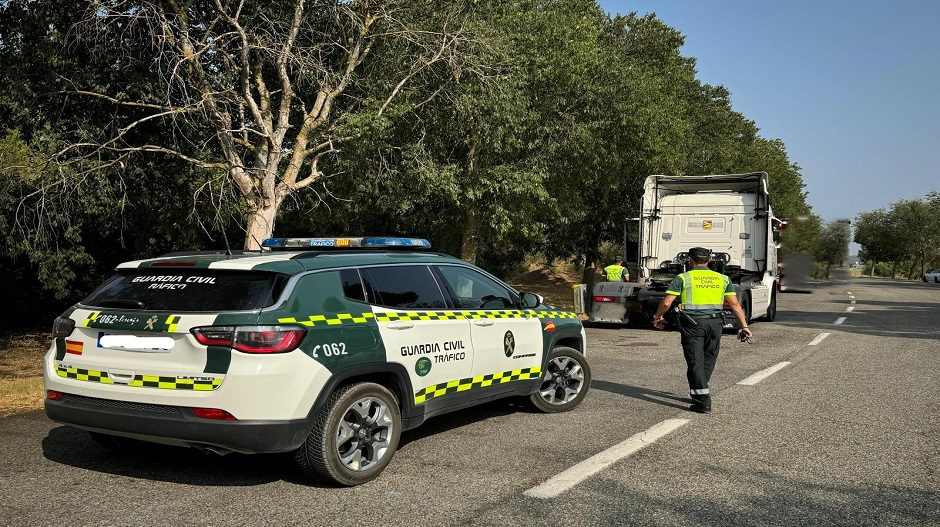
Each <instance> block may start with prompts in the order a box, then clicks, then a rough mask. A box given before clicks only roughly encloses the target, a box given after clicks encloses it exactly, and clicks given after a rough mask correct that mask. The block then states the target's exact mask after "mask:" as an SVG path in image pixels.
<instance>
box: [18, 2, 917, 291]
mask: <svg viewBox="0 0 940 527" xmlns="http://www.w3.org/2000/svg"><path fill="white" fill-rule="evenodd" d="M237 6H240V10H238V11H235V10H234V9H235V8H236V7H237ZM682 44H683V36H682V34H681V32H680V31H678V30H677V29H675V28H672V27H669V26H668V25H666V24H665V23H663V22H662V21H661V20H659V19H657V18H656V17H655V16H653V15H646V16H639V15H637V14H635V13H633V14H628V15H624V16H616V17H610V16H609V15H607V14H606V13H605V12H604V11H603V10H602V9H601V7H600V6H599V5H598V4H597V2H596V1H595V0H554V1H552V2H542V1H537V0H520V1H517V2H511V3H507V2H502V1H500V0H461V1H458V2H450V3H444V4H441V3H437V2H428V1H418V2H412V1H410V0H409V1H404V0H380V1H369V2H365V1H351V2H340V1H336V0H314V1H310V0H307V1H305V2H298V1H297V0H274V1H273V2H272V1H267V2H258V1H257V0H245V1H244V2H236V3H225V2H222V3H218V2H215V1H212V0H192V1H187V2H151V1H144V0H10V1H8V2H3V3H0V80H2V82H0V93H2V94H3V97H2V98H0V127H2V129H3V130H9V132H8V133H6V135H5V138H4V139H3V141H2V142H0V156H2V158H0V172H2V176H3V178H4V180H3V186H2V188H0V207H2V210H0V227H3V228H5V229H6V232H10V233H11V235H10V237H9V240H8V242H7V244H6V245H5V246H4V249H5V252H4V256H3V258H2V259H0V266H6V268H15V269H17V272H19V273H21V274H22V275H23V276H24V277H26V276H28V277H32V281H29V280H23V281H22V283H23V284H27V283H28V284H29V285H28V287H31V288H35V289H39V288H45V291H47V294H48V295H49V297H50V298H53V299H55V298H58V299H61V301H66V300H72V301H74V300H76V299H77V297H80V296H81V295H82V294H84V293H86V292H87V291H88V289H89V288H90V287H92V286H93V285H94V284H95V283H98V282H100V279H101V277H102V276H104V275H105V274H107V273H108V272H110V270H111V269H112V268H113V266H114V264H116V263H117V262H119V261H122V260H127V259H132V258H138V257H147V256H152V255H153V254H155V253H159V252H164V251H171V250H178V249H193V248H201V247H213V248H219V247H222V246H224V245H225V243H226V240H228V241H231V242H232V243H234V244H238V245H246V246H253V245H254V244H255V243H256V242H257V241H258V240H259V239H260V238H263V237H264V236H266V235H268V234H269V233H271V232H272V231H271V229H273V225H274V220H275V217H276V218H277V226H278V227H277V231H276V234H277V235H333V234H335V235H341V234H403V235H415V236H424V237H428V238H430V239H431V240H432V242H433V244H434V246H435V247H436V248H437V249H438V250H442V251H445V252H448V253H452V254H456V255H460V256H461V257H463V258H465V259H467V260H470V261H476V262H477V263H480V264H482V265H484V266H486V267H487V268H489V269H491V270H494V271H496V272H498V273H509V272H510V271H512V270H513V267H514V265H515V264H517V263H518V262H521V261H522V260H523V256H524V255H527V254H533V253H540V254H542V255H544V256H545V257H546V258H549V259H552V258H566V259H568V258H570V259H573V260H575V261H576V262H578V263H580V264H582V265H584V266H585V275H586V279H589V277H590V275H591V273H592V270H593V269H592V267H593V266H594V265H595V264H596V263H597V262H598V261H599V259H600V258H601V248H602V247H611V246H620V247H622V243H623V241H624V230H625V225H627V223H628V218H631V217H635V216H637V212H638V206H639V199H640V195H641V193H642V183H643V181H644V179H645V178H646V177H647V176H648V175H650V174H667V175H680V176H681V175H685V174H688V175H699V174H717V173H743V172H754V171H766V172H767V173H768V174H769V175H770V190H771V195H772V198H771V200H772V204H773V206H774V209H775V212H776V213H777V215H778V216H782V217H786V218H789V219H790V220H791V222H790V227H789V229H788V231H787V234H786V236H788V237H789V241H785V243H784V245H785V247H792V248H793V249H794V250H796V249H799V250H801V251H805V252H809V253H812V252H814V250H815V248H816V246H817V245H816V243H815V241H816V239H817V238H818V237H819V235H820V234H821V233H822V231H823V229H822V227H821V222H820V221H819V218H818V217H816V216H814V215H813V214H812V211H811V210H810V208H809V206H808V205H807V204H806V194H805V192H804V184H803V181H802V176H801V174H800V168H799V167H798V166H797V165H796V164H794V163H792V162H791V161H790V160H789V158H788V155H787V152H786V148H785V146H784V144H783V142H782V141H779V140H775V139H765V138H763V137H761V136H760V130H759V128H758V127H757V125H756V123H754V122H753V121H750V120H748V119H747V118H746V117H745V116H743V115H741V114H740V113H738V112H736V111H734V109H733V108H732V104H731V94H730V93H729V92H728V90H726V89H725V88H724V87H721V86H710V85H706V84H703V83H702V82H700V81H699V80H698V79H696V71H695V60H694V58H691V57H685V56H683V55H682V53H681V47H682ZM57 154H58V155H57ZM50 161H55V163H50ZM795 218H807V219H806V220H802V221H798V220H795ZM786 250H788V249H787V248H785V251H786ZM927 258H929V256H928V255H927V254H924V255H923V256H922V259H927ZM24 264H25V265H24ZM24 287H27V286H24ZM24 296H29V295H24ZM33 296H36V295H33Z"/></svg>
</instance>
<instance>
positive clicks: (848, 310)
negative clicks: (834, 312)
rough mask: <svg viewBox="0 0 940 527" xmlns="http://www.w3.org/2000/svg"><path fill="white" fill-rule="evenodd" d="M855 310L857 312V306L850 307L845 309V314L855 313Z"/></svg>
mask: <svg viewBox="0 0 940 527" xmlns="http://www.w3.org/2000/svg"><path fill="white" fill-rule="evenodd" d="M854 310H855V306H849V307H847V308H845V312H846V313H851V312H852V311H854Z"/></svg>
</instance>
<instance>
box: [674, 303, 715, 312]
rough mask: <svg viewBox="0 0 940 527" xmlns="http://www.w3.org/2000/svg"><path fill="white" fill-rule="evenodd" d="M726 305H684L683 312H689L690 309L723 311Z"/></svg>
mask: <svg viewBox="0 0 940 527" xmlns="http://www.w3.org/2000/svg"><path fill="white" fill-rule="evenodd" d="M723 307H725V306H724V304H682V310H683V311H688V310H690V309H693V310H695V309H722V308H723Z"/></svg>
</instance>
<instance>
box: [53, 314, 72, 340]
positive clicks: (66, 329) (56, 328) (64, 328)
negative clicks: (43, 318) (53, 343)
mask: <svg viewBox="0 0 940 527" xmlns="http://www.w3.org/2000/svg"><path fill="white" fill-rule="evenodd" d="M73 329H75V321H74V320H72V319H71V318H69V317H58V318H56V319H55V322H53V323H52V336H53V338H54V337H67V336H69V335H71V334H72V330H73Z"/></svg>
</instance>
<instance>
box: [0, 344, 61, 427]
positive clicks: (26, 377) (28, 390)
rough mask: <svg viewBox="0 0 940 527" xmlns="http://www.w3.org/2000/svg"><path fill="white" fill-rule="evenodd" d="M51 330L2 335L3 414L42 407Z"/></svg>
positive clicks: (0, 385)
mask: <svg viewBox="0 0 940 527" xmlns="http://www.w3.org/2000/svg"><path fill="white" fill-rule="evenodd" d="M49 342H50V337H49V335H48V334H47V333H24V334H19V335H11V336H6V337H3V338H0V417H7V416H10V415H15V414H18V413H23V412H27V411H29V410H35V409H38V408H42V402H43V398H44V396H43V392H42V357H43V355H44V354H45V353H46V350H47V349H48V348H49Z"/></svg>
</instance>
